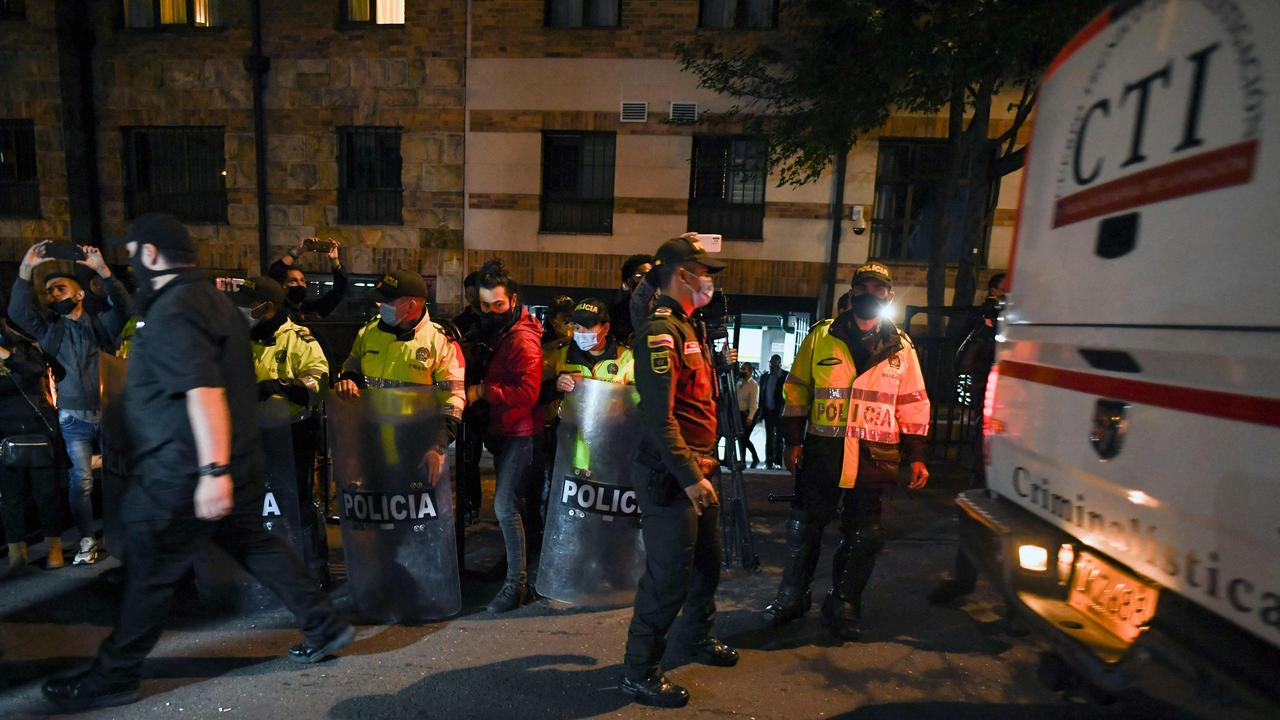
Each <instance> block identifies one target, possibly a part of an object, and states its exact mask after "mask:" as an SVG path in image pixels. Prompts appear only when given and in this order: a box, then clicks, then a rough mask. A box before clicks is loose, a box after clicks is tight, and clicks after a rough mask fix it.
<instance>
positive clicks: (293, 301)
mask: <svg viewBox="0 0 1280 720" xmlns="http://www.w3.org/2000/svg"><path fill="white" fill-rule="evenodd" d="M284 296H285V299H286V300H288V301H289V304H290V305H301V304H302V301H303V300H306V299H307V286H306V285H295V286H294V287H287V288H285V289H284Z"/></svg>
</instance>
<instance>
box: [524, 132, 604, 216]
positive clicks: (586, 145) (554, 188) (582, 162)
mask: <svg viewBox="0 0 1280 720" xmlns="http://www.w3.org/2000/svg"><path fill="white" fill-rule="evenodd" d="M613 152H614V134H613V133H603V132H584V133H558V132H546V133H543V134H542V223H541V229H542V232H553V233H554V232H566V233H612V232H613Z"/></svg>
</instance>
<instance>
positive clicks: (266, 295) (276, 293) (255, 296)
mask: <svg viewBox="0 0 1280 720" xmlns="http://www.w3.org/2000/svg"><path fill="white" fill-rule="evenodd" d="M231 299H232V300H233V301H235V304H237V305H239V306H240V307H254V306H256V305H261V304H262V303H264V302H269V303H272V304H274V305H275V306H276V307H277V308H282V307H284V304H285V292H284V288H283V287H281V286H280V283H278V282H276V281H275V280H272V279H271V278H269V277H251V278H247V279H246V280H245V281H244V283H243V284H242V285H241V286H240V289H239V290H236V291H235V292H233V293H231Z"/></svg>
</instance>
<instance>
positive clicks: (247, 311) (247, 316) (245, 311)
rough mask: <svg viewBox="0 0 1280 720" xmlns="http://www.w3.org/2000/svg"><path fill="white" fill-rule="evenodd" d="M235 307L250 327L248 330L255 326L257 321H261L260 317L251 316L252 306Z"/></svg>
mask: <svg viewBox="0 0 1280 720" xmlns="http://www.w3.org/2000/svg"><path fill="white" fill-rule="evenodd" d="M236 309H237V310H239V311H240V314H241V315H242V316H244V321H245V322H246V323H248V324H249V329H250V330H252V329H253V328H255V327H257V325H258V323H260V322H262V318H255V317H254V316H253V308H251V307H237V308H236Z"/></svg>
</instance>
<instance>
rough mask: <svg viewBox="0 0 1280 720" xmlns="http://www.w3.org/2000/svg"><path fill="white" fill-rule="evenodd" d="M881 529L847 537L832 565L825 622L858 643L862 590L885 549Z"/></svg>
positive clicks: (837, 635) (841, 540)
mask: <svg viewBox="0 0 1280 720" xmlns="http://www.w3.org/2000/svg"><path fill="white" fill-rule="evenodd" d="M878 530H879V528H875V530H874V531H872V532H854V533H852V534H847V535H845V536H844V537H843V538H841V539H840V547H839V549H837V550H836V554H835V558H834V559H833V561H832V564H831V591H830V592H829V593H827V599H826V600H825V601H824V602H823V603H822V622H823V624H824V625H826V626H827V627H829V628H831V631H832V632H833V633H835V635H836V637H839V638H841V639H843V640H857V639H858V636H859V635H860V634H861V631H862V627H861V626H862V591H863V589H865V588H866V587H867V582H868V581H870V580H871V571H872V570H874V569H875V564H876V555H878V554H879V553H880V549H881V548H882V547H883V540H881V539H880V537H879V533H878Z"/></svg>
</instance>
